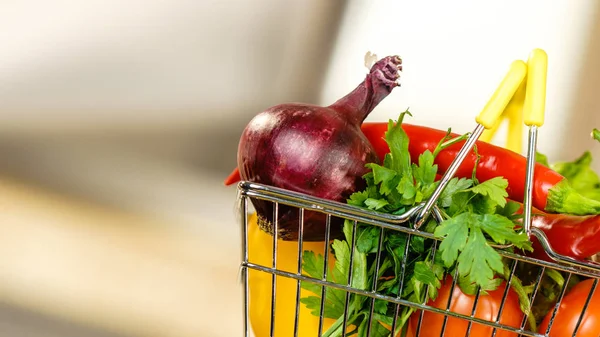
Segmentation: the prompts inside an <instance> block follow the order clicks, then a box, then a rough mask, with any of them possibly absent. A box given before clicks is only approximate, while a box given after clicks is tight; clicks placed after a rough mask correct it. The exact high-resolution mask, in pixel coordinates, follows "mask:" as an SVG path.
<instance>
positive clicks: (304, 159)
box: [237, 56, 402, 241]
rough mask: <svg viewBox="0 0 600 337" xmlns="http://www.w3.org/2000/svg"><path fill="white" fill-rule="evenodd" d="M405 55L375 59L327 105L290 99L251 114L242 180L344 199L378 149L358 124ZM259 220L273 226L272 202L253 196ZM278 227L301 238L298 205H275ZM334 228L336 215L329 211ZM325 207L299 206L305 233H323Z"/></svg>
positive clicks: (389, 86)
mask: <svg viewBox="0 0 600 337" xmlns="http://www.w3.org/2000/svg"><path fill="white" fill-rule="evenodd" d="M401 69H402V60H401V59H400V57H398V56H388V57H385V58H383V59H381V60H379V61H377V62H376V63H375V64H374V65H373V66H372V67H371V69H370V73H369V74H367V75H366V78H365V80H364V81H363V82H362V83H361V84H360V85H358V86H357V87H356V88H355V89H354V90H353V91H352V92H350V93H349V94H347V95H346V96H344V97H342V98H341V99H339V100H338V101H336V102H335V103H333V104H331V105H330V106H327V107H321V106H316V105H311V104H300V103H288V104H280V105H276V106H273V107H270V108H268V109H267V110H265V111H263V112H261V113H259V114H258V115H256V116H255V117H254V118H253V119H252V120H251V121H250V122H249V123H248V125H247V126H246V128H245V129H244V131H243V133H242V136H241V138H240V142H239V146H238V157H237V161H238V167H239V169H240V177H241V179H243V180H246V181H251V182H257V183H262V184H266V185H270V186H275V187H280V188H284V189H287V190H290V191H297V192H302V193H307V194H310V195H313V196H316V197H321V198H324V199H329V200H335V201H343V200H345V199H346V198H348V197H349V196H350V194H352V193H353V192H355V191H357V190H360V189H362V188H364V181H363V180H362V175H363V174H365V173H366V172H367V168H366V167H365V164H366V163H371V162H378V161H379V160H378V157H377V154H376V152H375V150H374V149H373V146H372V145H371V144H370V143H369V141H368V139H367V138H366V137H365V136H364V134H363V133H362V132H361V129H360V125H361V124H362V122H363V121H364V119H365V118H366V117H367V116H368V115H369V113H370V112H371V111H372V110H373V109H374V108H375V107H376V106H377V105H378V104H379V103H380V102H381V101H382V100H383V99H384V98H385V97H387V96H388V95H389V94H390V93H391V91H392V90H393V89H394V88H395V87H397V86H398V85H399V84H398V78H399V72H400V70H401ZM252 203H253V205H254V208H255V209H256V211H257V215H258V223H259V226H260V228H262V229H263V230H264V231H266V232H269V233H273V227H274V223H273V220H274V214H273V207H272V203H271V202H269V201H264V200H259V199H252ZM277 220H278V223H277V226H278V227H277V232H278V233H277V235H278V236H279V237H280V238H282V239H284V240H296V239H297V238H298V231H297V228H298V209H297V208H294V207H289V206H283V205H282V206H280V207H279V212H278V214H277ZM332 220H333V221H332V228H333V230H334V233H333V234H332V235H334V236H335V235H336V234H335V232H336V231H339V229H340V226H341V220H340V219H338V218H333V219H332ZM324 223H325V215H324V214H323V213H319V212H313V211H307V212H305V214H304V233H305V237H304V240H306V241H315V240H316V241H319V240H323V238H324V225H323V224H324Z"/></svg>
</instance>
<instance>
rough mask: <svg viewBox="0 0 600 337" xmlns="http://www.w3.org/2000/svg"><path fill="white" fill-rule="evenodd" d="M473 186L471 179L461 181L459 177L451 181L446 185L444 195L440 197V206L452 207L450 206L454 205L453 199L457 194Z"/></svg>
mask: <svg viewBox="0 0 600 337" xmlns="http://www.w3.org/2000/svg"><path fill="white" fill-rule="evenodd" d="M472 185H473V181H472V180H471V179H467V178H460V179H459V178H457V177H454V178H452V179H450V181H448V185H446V188H444V190H443V191H442V194H441V195H440V199H439V201H438V203H439V205H440V206H441V207H444V208H445V207H450V205H451V204H452V197H453V196H454V195H455V194H456V193H457V192H461V191H465V190H466V189H468V188H469V187H471V186H472Z"/></svg>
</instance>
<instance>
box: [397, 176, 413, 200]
mask: <svg viewBox="0 0 600 337" xmlns="http://www.w3.org/2000/svg"><path fill="white" fill-rule="evenodd" d="M396 190H397V191H398V192H400V193H401V194H402V202H403V204H404V205H412V204H413V203H414V200H415V196H416V194H417V189H416V188H415V185H414V183H413V181H412V177H409V176H403V177H402V178H401V179H400V182H399V183H398V186H397V187H396Z"/></svg>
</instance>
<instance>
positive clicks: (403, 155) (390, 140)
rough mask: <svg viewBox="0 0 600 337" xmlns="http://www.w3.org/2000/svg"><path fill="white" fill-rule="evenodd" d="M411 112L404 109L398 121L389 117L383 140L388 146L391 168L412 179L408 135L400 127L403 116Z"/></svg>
mask: <svg viewBox="0 0 600 337" xmlns="http://www.w3.org/2000/svg"><path fill="white" fill-rule="evenodd" d="M406 114H408V115H410V116H412V115H411V113H410V112H409V111H408V110H406V111H404V112H402V113H401V114H400V117H398V121H397V122H396V123H394V121H392V120H391V119H390V121H389V123H388V131H386V133H385V141H386V142H387V144H388V147H389V148H390V155H391V159H392V160H391V168H392V169H393V170H395V171H396V172H398V173H399V174H401V175H402V176H403V177H409V178H411V179H412V171H411V164H410V153H409V152H408V141H409V139H408V136H407V135H406V132H404V129H402V121H403V119H404V116H405V115H406Z"/></svg>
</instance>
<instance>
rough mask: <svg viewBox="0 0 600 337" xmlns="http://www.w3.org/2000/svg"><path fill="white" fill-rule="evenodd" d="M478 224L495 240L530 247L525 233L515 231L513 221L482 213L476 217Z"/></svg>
mask: <svg viewBox="0 0 600 337" xmlns="http://www.w3.org/2000/svg"><path fill="white" fill-rule="evenodd" d="M478 223H479V226H481V229H483V231H485V233H486V234H487V235H489V236H490V237H491V238H492V239H493V240H494V241H495V242H497V243H499V244H505V243H507V242H510V243H513V244H514V245H515V247H518V248H521V249H530V248H531V241H530V240H529V237H528V236H527V234H526V233H517V232H515V230H514V226H515V224H514V222H512V221H511V220H510V219H508V218H506V217H504V216H501V215H498V214H484V215H479V217H478Z"/></svg>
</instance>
